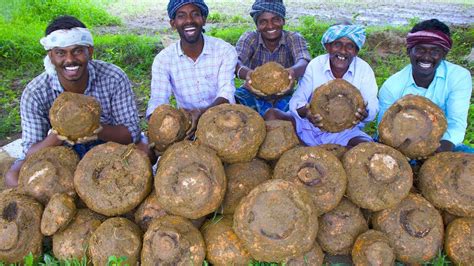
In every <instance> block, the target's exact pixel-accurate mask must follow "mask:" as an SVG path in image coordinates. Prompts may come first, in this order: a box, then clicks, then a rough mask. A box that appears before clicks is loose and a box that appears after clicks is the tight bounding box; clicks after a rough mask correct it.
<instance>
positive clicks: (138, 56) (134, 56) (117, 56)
mask: <svg viewBox="0 0 474 266" xmlns="http://www.w3.org/2000/svg"><path fill="white" fill-rule="evenodd" d="M161 49H163V47H162V45H161V42H160V40H159V38H157V37H148V36H139V35H98V36H97V37H96V38H95V40H94V54H95V55H94V57H95V58H97V59H100V60H103V61H106V62H109V63H112V64H116V65H117V66H119V67H121V68H123V69H124V70H125V71H126V72H127V74H128V75H129V76H130V77H133V78H138V77H142V76H146V75H148V73H149V72H150V69H151V65H152V63H153V59H154V57H155V55H156V54H157V53H158V52H159V51H160V50H161Z"/></svg>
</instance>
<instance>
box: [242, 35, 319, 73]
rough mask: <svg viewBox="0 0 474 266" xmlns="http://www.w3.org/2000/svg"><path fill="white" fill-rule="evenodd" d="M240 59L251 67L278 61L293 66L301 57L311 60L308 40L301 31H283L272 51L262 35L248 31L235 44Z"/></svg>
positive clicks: (286, 65)
mask: <svg viewBox="0 0 474 266" xmlns="http://www.w3.org/2000/svg"><path fill="white" fill-rule="evenodd" d="M235 48H236V50H237V54H238V55H239V61H240V62H241V63H242V64H243V65H245V66H246V67H248V68H250V69H255V68H256V67H258V66H261V65H263V64H265V63H267V62H270V61H273V62H277V63H279V64H280V65H282V66H283V67H285V68H289V67H292V66H293V65H294V64H295V63H296V62H297V61H298V60H299V59H305V60H306V61H308V62H309V61H310V60H311V55H310V54H309V51H308V46H307V45H306V40H305V39H304V38H303V36H301V35H300V34H299V33H296V32H288V31H282V37H281V39H280V43H279V45H278V47H277V48H276V49H275V50H274V51H273V52H271V51H270V50H269V49H268V48H267V47H266V46H265V43H264V42H263V39H262V35H261V34H260V33H258V32H256V31H248V32H246V33H244V34H242V36H240V39H239V41H238V42H237V44H236V46H235Z"/></svg>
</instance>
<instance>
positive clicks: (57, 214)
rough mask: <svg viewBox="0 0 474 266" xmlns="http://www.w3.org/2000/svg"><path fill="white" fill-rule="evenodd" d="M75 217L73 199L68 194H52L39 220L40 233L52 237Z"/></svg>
mask: <svg viewBox="0 0 474 266" xmlns="http://www.w3.org/2000/svg"><path fill="white" fill-rule="evenodd" d="M75 215H76V204H74V198H73V197H71V196H69V195H68V194H64V193H61V194H54V195H53V196H52V197H51V199H50V200H49V202H48V204H47V205H46V207H45V208H44V212H43V216H42V218H41V233H42V234H43V235H45V236H52V235H53V234H54V233H56V232H57V231H59V230H62V229H64V228H65V227H66V226H67V225H68V224H69V222H70V221H71V220H72V219H73V218H74V216H75Z"/></svg>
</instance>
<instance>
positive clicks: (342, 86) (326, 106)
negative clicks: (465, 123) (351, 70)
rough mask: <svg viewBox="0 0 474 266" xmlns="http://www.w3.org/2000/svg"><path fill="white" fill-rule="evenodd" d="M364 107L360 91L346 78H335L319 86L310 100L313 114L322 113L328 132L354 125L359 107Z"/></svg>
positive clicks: (324, 128)
mask: <svg viewBox="0 0 474 266" xmlns="http://www.w3.org/2000/svg"><path fill="white" fill-rule="evenodd" d="M358 108H360V109H364V108H365V106H364V98H362V94H360V91H359V90H358V89H357V88H356V87H354V85H352V84H350V83H349V82H347V81H346V80H344V79H333V80H330V81H328V82H327V83H325V84H323V85H321V86H319V87H317V88H316V89H315V90H314V92H313V96H311V100H310V110H311V113H312V114H320V115H321V117H322V120H321V122H322V123H323V126H322V127H321V129H323V130H324V131H327V132H340V131H343V130H345V129H348V128H351V127H353V126H354V124H352V122H353V121H355V120H357V117H356V116H355V114H356V113H357V109H358Z"/></svg>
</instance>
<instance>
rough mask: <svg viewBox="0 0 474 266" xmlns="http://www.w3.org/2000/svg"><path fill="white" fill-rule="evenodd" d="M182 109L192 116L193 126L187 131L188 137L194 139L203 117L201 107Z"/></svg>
mask: <svg viewBox="0 0 474 266" xmlns="http://www.w3.org/2000/svg"><path fill="white" fill-rule="evenodd" d="M182 110H183V111H185V112H187V113H188V115H189V116H190V117H191V127H190V128H189V129H188V131H186V139H189V140H192V139H194V133H195V132H196V128H197V123H198V121H199V118H200V117H201V114H202V111H201V110H200V109H191V110H187V109H184V108H183V109H182Z"/></svg>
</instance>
